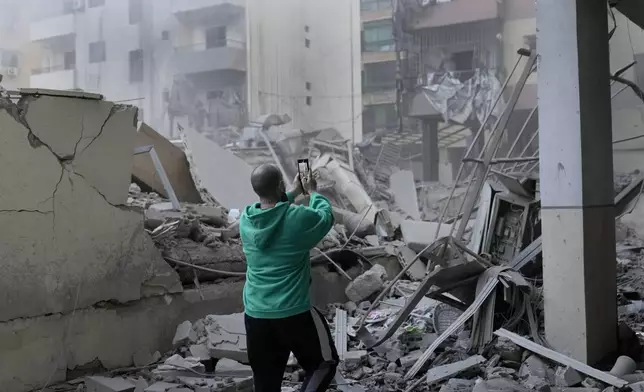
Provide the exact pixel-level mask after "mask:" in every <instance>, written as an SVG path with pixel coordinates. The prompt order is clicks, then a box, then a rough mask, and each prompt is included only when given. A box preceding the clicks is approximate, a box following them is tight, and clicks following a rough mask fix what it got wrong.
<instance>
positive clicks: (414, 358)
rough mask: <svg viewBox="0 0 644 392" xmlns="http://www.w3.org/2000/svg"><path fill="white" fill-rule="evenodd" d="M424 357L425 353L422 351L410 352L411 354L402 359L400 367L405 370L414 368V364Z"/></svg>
mask: <svg viewBox="0 0 644 392" xmlns="http://www.w3.org/2000/svg"><path fill="white" fill-rule="evenodd" d="M422 355H423V351H421V350H415V351H412V352H410V353H409V354H407V355H405V356H404V357H402V358H400V367H402V368H403V369H408V368H410V367H412V366H414V364H415V363H416V362H418V360H419V359H420V357H421V356H422Z"/></svg>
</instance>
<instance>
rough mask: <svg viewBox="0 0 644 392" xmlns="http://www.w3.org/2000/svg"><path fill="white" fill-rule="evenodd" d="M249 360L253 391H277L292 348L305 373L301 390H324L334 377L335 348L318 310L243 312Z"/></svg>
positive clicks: (335, 366) (316, 391) (335, 363)
mask: <svg viewBox="0 0 644 392" xmlns="http://www.w3.org/2000/svg"><path fill="white" fill-rule="evenodd" d="M245 324H246V343H247V347H248V360H249V362H250V366H251V368H252V369H253V378H254V383H255V392H280V391H281V388H282V378H283V377H284V370H285V369H286V364H287V362H288V357H289V355H290V353H291V352H293V355H295V358H297V361H298V363H299V364H300V366H302V368H303V369H304V371H305V372H306V376H305V379H304V382H303V384H302V389H301V390H300V391H301V392H325V391H326V390H327V388H328V387H329V384H330V383H331V381H332V380H333V378H334V377H335V370H336V368H337V366H338V362H339V361H338V352H337V350H336V348H335V345H334V344H333V338H332V337H331V331H330V330H329V326H328V324H327V323H326V320H325V319H324V316H323V315H322V313H320V311H319V310H317V309H315V308H312V309H311V310H310V311H307V312H305V313H300V314H297V315H295V316H291V317H287V318H282V319H258V318H253V317H250V316H248V315H246V316H245Z"/></svg>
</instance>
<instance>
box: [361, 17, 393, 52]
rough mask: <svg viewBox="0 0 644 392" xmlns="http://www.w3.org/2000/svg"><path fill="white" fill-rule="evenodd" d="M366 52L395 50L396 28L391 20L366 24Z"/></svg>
mask: <svg viewBox="0 0 644 392" xmlns="http://www.w3.org/2000/svg"><path fill="white" fill-rule="evenodd" d="M363 39H364V45H363V49H364V51H365V52H391V51H393V50H395V42H394V29H393V24H392V21H391V20H378V21H375V22H368V23H365V24H364V35H363Z"/></svg>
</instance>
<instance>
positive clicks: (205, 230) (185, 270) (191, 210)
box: [128, 184, 246, 285]
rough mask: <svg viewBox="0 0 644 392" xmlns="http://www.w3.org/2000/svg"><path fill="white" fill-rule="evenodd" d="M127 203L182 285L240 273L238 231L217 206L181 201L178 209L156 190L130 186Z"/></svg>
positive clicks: (242, 268)
mask: <svg viewBox="0 0 644 392" xmlns="http://www.w3.org/2000/svg"><path fill="white" fill-rule="evenodd" d="M128 204H129V205H130V206H133V207H138V208H139V209H141V211H143V213H144V217H145V229H146V231H147V232H148V234H149V235H150V236H151V237H152V239H153V240H154V243H155V245H156V246H157V248H159V249H160V250H161V253H162V255H163V257H164V258H165V260H166V261H167V262H169V263H170V264H171V265H173V266H175V268H176V270H177V272H178V274H179V277H180V278H181V281H182V283H183V284H184V285H193V284H197V285H198V284H199V283H205V282H216V281H217V280H219V279H222V278H229V277H237V278H241V277H243V276H244V272H245V269H246V267H245V264H244V255H243V252H242V250H241V243H240V240H239V232H238V231H237V230H236V229H235V225H234V220H233V219H232V218H229V214H228V211H227V210H226V209H225V208H223V207H220V206H215V205H208V204H191V203H181V210H180V211H177V210H175V209H173V207H172V204H171V203H170V202H169V201H167V200H164V199H163V198H161V197H160V196H159V195H157V194H156V193H149V194H148V193H144V192H141V190H140V188H139V187H138V186H137V185H136V184H132V185H131V186H130V192H129V198H128ZM230 221H233V222H232V223H233V224H232V226H231V222H230Z"/></svg>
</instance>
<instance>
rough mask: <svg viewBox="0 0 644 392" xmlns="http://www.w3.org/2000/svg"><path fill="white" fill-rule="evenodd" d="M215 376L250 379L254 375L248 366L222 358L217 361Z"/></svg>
mask: <svg viewBox="0 0 644 392" xmlns="http://www.w3.org/2000/svg"><path fill="white" fill-rule="evenodd" d="M215 374H216V375H224V376H226V377H250V376H252V375H253V370H252V369H251V368H250V366H248V365H244V364H241V363H239V362H237V361H233V360H232V359H228V358H222V359H220V360H218V361H217V366H216V367H215Z"/></svg>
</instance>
